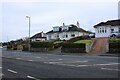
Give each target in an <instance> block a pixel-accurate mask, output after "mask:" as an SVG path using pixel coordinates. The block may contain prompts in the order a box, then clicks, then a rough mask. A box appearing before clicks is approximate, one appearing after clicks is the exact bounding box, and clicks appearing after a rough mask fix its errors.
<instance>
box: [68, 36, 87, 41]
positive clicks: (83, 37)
mask: <svg viewBox="0 0 120 80" xmlns="http://www.w3.org/2000/svg"><path fill="white" fill-rule="evenodd" d="M84 39H89V36H87V35H84V36H78V37H75V38H72V39H70V40H68V41H67V42H75V41H78V40H84Z"/></svg>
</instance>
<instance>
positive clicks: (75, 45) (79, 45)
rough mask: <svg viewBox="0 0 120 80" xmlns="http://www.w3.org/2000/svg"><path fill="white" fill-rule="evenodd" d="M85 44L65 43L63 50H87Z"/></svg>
mask: <svg viewBox="0 0 120 80" xmlns="http://www.w3.org/2000/svg"><path fill="white" fill-rule="evenodd" d="M85 46H86V45H85V44H84V43H81V44H75V43H63V44H62V48H85Z"/></svg>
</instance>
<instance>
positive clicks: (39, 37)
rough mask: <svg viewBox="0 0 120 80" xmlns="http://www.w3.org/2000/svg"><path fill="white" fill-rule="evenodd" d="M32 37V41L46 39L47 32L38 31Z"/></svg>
mask: <svg viewBox="0 0 120 80" xmlns="http://www.w3.org/2000/svg"><path fill="white" fill-rule="evenodd" d="M30 39H31V41H45V40H46V36H45V33H43V32H40V33H37V34H35V35H34V36H32V37H31V38H30Z"/></svg>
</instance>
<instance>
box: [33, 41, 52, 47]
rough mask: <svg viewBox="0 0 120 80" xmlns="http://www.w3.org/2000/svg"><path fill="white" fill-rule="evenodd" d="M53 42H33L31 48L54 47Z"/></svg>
mask: <svg viewBox="0 0 120 80" xmlns="http://www.w3.org/2000/svg"><path fill="white" fill-rule="evenodd" d="M52 47H53V42H31V48H52Z"/></svg>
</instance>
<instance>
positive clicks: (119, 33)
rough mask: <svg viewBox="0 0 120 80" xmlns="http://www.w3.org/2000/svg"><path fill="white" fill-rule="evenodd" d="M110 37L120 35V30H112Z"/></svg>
mask: <svg viewBox="0 0 120 80" xmlns="http://www.w3.org/2000/svg"><path fill="white" fill-rule="evenodd" d="M110 37H120V32H112V33H111V35H110Z"/></svg>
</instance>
